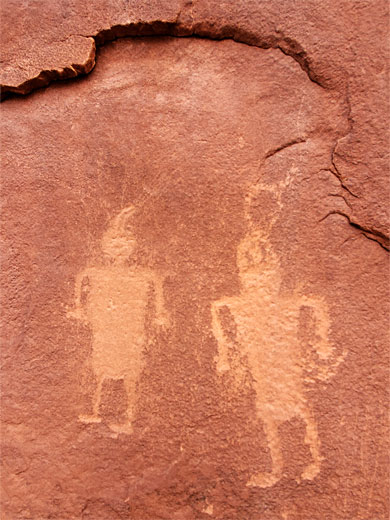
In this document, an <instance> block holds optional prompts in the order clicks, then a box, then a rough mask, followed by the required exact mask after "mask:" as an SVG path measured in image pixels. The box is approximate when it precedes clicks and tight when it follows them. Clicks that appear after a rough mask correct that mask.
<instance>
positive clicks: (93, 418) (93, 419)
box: [79, 415, 102, 424]
mask: <svg viewBox="0 0 390 520" xmlns="http://www.w3.org/2000/svg"><path fill="white" fill-rule="evenodd" d="M79 421H80V422H82V423H85V424H93V423H100V422H102V419H101V417H99V416H98V415H79Z"/></svg>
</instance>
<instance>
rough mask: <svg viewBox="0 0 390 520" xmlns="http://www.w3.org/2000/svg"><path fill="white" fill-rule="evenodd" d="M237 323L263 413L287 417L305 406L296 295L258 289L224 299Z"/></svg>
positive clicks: (260, 413)
mask: <svg viewBox="0 0 390 520" xmlns="http://www.w3.org/2000/svg"><path fill="white" fill-rule="evenodd" d="M223 303H224V304H225V305H227V307H228V308H229V310H230V312H231V314H232V315H233V317H234V320H235V323H236V326H237V343H238V344H239V345H240V352H241V355H242V356H243V357H244V358H246V359H247V361H248V366H249V369H250V372H251V376H252V378H253V383H254V386H255V388H256V395H257V399H256V404H257V408H258V413H259V415H260V416H263V415H264V414H270V415H272V417H273V418H274V419H275V420H276V421H287V420H288V419H290V418H291V417H294V416H295V415H297V414H299V411H300V409H301V407H302V406H303V404H304V403H303V388H302V377H303V362H302V353H301V346H300V344H299V342H298V339H297V336H298V334H297V333H298V323H299V310H300V305H299V304H297V302H296V301H294V299H293V298H292V297H288V296H278V295H270V294H267V293H266V292H265V291H262V290H254V291H251V292H249V293H247V294H245V293H244V294H242V295H241V296H239V297H237V298H232V299H230V301H229V300H225V301H224V302H223Z"/></svg>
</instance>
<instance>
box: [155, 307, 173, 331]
mask: <svg viewBox="0 0 390 520" xmlns="http://www.w3.org/2000/svg"><path fill="white" fill-rule="evenodd" d="M155 324H156V325H157V326H158V327H161V328H162V329H164V330H166V329H168V328H169V327H170V324H171V318H170V315H169V313H168V312H166V311H165V312H162V313H160V314H159V316H158V317H157V318H156V320H155Z"/></svg>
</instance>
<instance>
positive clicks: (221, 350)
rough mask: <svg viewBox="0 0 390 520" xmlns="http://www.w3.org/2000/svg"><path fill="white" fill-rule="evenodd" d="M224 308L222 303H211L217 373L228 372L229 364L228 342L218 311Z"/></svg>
mask: <svg viewBox="0 0 390 520" xmlns="http://www.w3.org/2000/svg"><path fill="white" fill-rule="evenodd" d="M223 306H224V303H223V302H213V303H212V304H211V326H212V330H213V334H214V337H215V339H216V340H217V343H218V355H217V356H215V358H214V360H215V361H216V364H217V372H219V373H223V372H226V371H228V370H230V368H231V367H230V363H229V355H228V352H229V345H228V343H229V341H228V339H227V338H226V336H225V333H224V331H223V328H222V325H221V322H220V317H219V310H220V309H221V307H223Z"/></svg>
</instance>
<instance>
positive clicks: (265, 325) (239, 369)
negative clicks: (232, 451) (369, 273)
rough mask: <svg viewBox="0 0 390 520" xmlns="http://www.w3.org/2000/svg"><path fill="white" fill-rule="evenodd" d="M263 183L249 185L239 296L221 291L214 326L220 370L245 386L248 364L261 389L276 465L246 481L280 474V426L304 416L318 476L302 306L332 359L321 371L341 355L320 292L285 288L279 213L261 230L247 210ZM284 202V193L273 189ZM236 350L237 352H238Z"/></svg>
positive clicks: (311, 473) (325, 357) (310, 470)
mask: <svg viewBox="0 0 390 520" xmlns="http://www.w3.org/2000/svg"><path fill="white" fill-rule="evenodd" d="M260 189H263V190H268V191H269V192H270V193H271V194H272V191H273V188H271V187H268V186H267V187H259V186H257V187H256V189H252V192H251V193H250V194H249V196H248V197H247V199H246V205H247V207H246V219H247V227H248V231H247V234H246V235H245V236H244V238H243V239H242V241H241V243H240V244H239V247H238V251H237V265H238V269H239V277H240V282H241V292H240V294H239V295H238V296H233V297H226V298H221V299H220V300H218V301H215V302H213V303H212V305H211V315H212V328H213V333H214V336H215V338H216V340H217V342H218V356H217V360H216V361H217V370H218V372H219V373H220V374H222V373H224V372H226V371H227V370H231V371H232V372H233V373H232V379H233V381H234V384H235V385H236V387H237V389H239V387H240V385H242V383H243V380H244V374H245V370H249V373H250V376H251V380H252V382H253V388H254V390H255V395H256V410H257V416H258V418H259V419H260V420H261V422H262V424H263V427H264V430H265V434H266V438H267V443H268V448H269V450H270V455H271V459H272V470H271V471H270V472H269V473H268V472H267V473H256V474H254V475H252V477H251V478H250V480H249V482H248V483H247V485H249V486H258V487H269V486H272V485H274V484H275V483H276V482H277V481H278V480H279V479H280V478H281V477H282V473H283V457H282V450H281V442H280V436H279V431H278V427H279V425H281V424H282V423H283V422H285V421H288V420H290V419H292V418H294V417H297V418H300V419H301V420H303V421H304V424H305V428H306V435H305V442H306V443H307V445H308V446H309V449H310V453H311V459H312V460H311V462H310V463H309V464H308V465H307V467H306V468H305V470H304V471H303V474H302V478H304V479H309V480H311V479H313V478H314V477H315V476H316V475H317V474H318V473H319V471H320V466H321V460H322V457H321V453H320V440H319V437H318V432H317V425H316V422H315V419H314V417H313V413H312V411H311V409H310V406H309V403H308V401H307V399H306V397H305V392H304V383H305V377H306V375H307V373H308V372H309V371H310V369H311V368H313V367H310V366H309V364H308V363H306V360H305V353H304V352H303V349H302V344H301V341H300V340H299V339H298V338H299V334H298V332H299V331H298V329H299V322H300V312H301V309H302V307H309V308H311V310H312V315H313V317H314V323H315V328H316V331H315V339H314V343H315V344H314V349H315V351H316V353H317V355H318V358H319V360H321V361H322V362H325V365H326V362H327V361H329V360H331V359H333V363H332V367H330V365H328V366H325V368H324V367H322V368H319V370H318V372H317V377H318V378H320V379H323V380H326V379H327V378H328V377H330V375H331V372H332V369H333V370H334V368H335V366H336V365H338V364H339V363H340V362H341V361H342V359H341V357H339V358H338V359H337V360H335V358H334V354H333V348H332V346H331V344H330V343H329V340H328V333H329V325H330V324H329V315H328V309H327V305H326V303H325V301H324V300H322V299H321V298H318V297H317V298H315V297H312V296H305V295H301V294H299V293H298V291H296V292H293V293H291V294H285V293H282V292H281V284H282V274H281V268H280V263H279V259H278V257H277V255H276V254H275V253H274V252H273V251H272V249H271V247H270V242H269V234H270V232H271V229H272V226H273V224H274V222H275V221H276V218H277V214H274V215H273V216H272V217H270V218H269V221H268V223H267V224H266V225H265V226H264V228H263V229H257V228H256V226H255V225H254V224H253V223H252V221H251V217H250V208H249V207H250V204H251V201H252V199H253V198H254V197H255V196H256V193H258V191H259V190H260ZM273 195H274V197H275V201H276V203H277V207H278V208H279V209H280V208H281V200H280V194H278V193H276V194H273ZM223 311H225V312H226V311H227V312H229V313H230V315H231V317H232V318H233V320H234V322H235V330H236V333H235V334H234V335H233V336H232V334H228V331H227V330H226V328H225V327H224V320H223V319H222V314H223ZM237 350H238V352H239V359H240V360H241V361H240V362H239V363H237V358H236V357H235V354H234V352H235V351H237Z"/></svg>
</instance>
